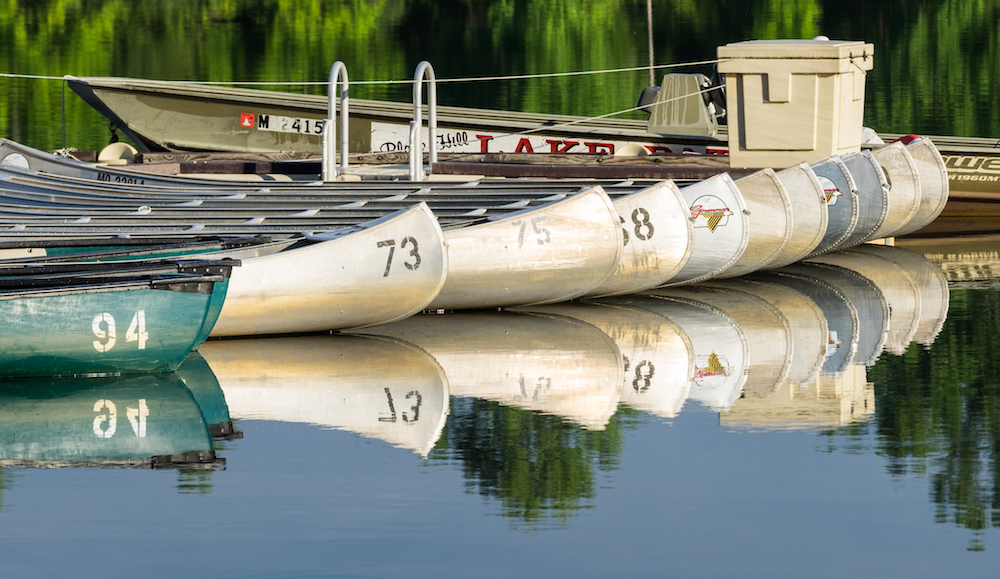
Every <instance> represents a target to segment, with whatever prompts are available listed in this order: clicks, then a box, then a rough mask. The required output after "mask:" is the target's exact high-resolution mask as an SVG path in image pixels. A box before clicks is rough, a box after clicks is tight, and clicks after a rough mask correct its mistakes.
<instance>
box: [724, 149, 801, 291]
mask: <svg viewBox="0 0 1000 579" xmlns="http://www.w3.org/2000/svg"><path fill="white" fill-rule="evenodd" d="M736 186H737V187H739V189H740V193H741V194H742V196H743V202H744V203H745V204H746V213H747V217H748V219H747V222H748V224H749V237H748V239H747V246H746V249H745V250H744V251H743V254H742V255H740V257H739V259H737V260H736V262H735V263H733V265H731V266H729V268H727V269H726V270H725V271H723V272H722V273H721V274H719V275H718V276H717V277H737V276H741V275H745V274H748V273H750V272H752V271H756V270H758V269H761V268H763V267H766V266H767V265H768V264H769V263H771V262H773V261H774V260H775V259H777V258H778V257H779V256H780V255H781V252H782V251H783V250H784V249H785V247H786V246H787V245H788V243H789V241H790V240H791V238H792V233H793V227H792V202H791V200H790V199H789V194H788V191H786V190H785V186H784V185H783V184H782V182H781V180H780V179H779V178H778V175H777V173H775V172H774V170H773V169H761V170H760V171H757V172H756V173H754V174H752V175H749V176H747V177H743V178H742V179H737V180H736Z"/></svg>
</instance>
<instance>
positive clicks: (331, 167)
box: [323, 60, 350, 181]
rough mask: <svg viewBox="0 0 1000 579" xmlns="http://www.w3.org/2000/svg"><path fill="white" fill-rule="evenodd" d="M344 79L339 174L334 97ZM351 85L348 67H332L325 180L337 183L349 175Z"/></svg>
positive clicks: (326, 134) (341, 100)
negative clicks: (348, 108)
mask: <svg viewBox="0 0 1000 579" xmlns="http://www.w3.org/2000/svg"><path fill="white" fill-rule="evenodd" d="M340 79H343V81H344V84H343V86H341V87H339V88H340V171H339V173H338V171H337V169H336V168H335V167H336V163H337V142H336V141H335V140H334V138H333V132H334V131H335V127H336V125H337V117H336V112H337V111H336V105H335V104H334V100H333V95H334V93H336V92H337V88H338V84H339V80H340ZM349 90H350V87H349V84H348V80H347V66H346V65H345V64H344V63H343V62H341V61H339V60H338V61H337V62H335V63H333V66H331V67H330V81H329V86H328V88H327V99H328V105H327V119H326V123H325V124H324V125H323V180H324V181H335V180H337V176H338V175H344V174H345V173H347V135H348V128H349V126H350V121H349V120H348V111H347V99H348V94H349Z"/></svg>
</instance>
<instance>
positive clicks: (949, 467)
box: [869, 290, 1000, 548]
mask: <svg viewBox="0 0 1000 579" xmlns="http://www.w3.org/2000/svg"><path fill="white" fill-rule="evenodd" d="M997 351H1000V291H998V290H990V291H981V290H952V292H951V305H950V309H949V314H948V320H947V321H946V323H945V325H944V328H943V330H942V331H941V333H940V335H939V336H938V337H937V339H936V340H935V342H934V345H933V347H932V348H931V349H929V350H928V349H924V348H921V347H919V346H917V345H916V344H911V346H910V348H909V349H908V350H907V351H906V353H905V354H904V355H903V356H898V357H897V356H884V357H883V358H882V359H880V360H879V361H878V362H877V363H876V364H875V366H874V367H872V369H871V370H870V371H869V379H870V380H872V381H873V382H874V383H875V392H876V408H878V413H877V416H876V423H877V429H878V442H877V451H878V453H879V454H881V455H882V456H884V457H885V459H886V461H887V466H888V469H889V472H890V473H892V474H894V475H905V474H918V475H921V476H927V477H928V479H929V480H930V483H931V499H932V500H933V501H934V503H935V504H936V505H937V520H938V522H942V523H946V522H948V523H954V524H956V525H959V526H962V527H966V528H968V529H972V530H977V531H978V530H983V529H986V528H990V527H994V528H996V527H1000V360H998V359H997V357H996V352H997ZM976 544H978V543H975V542H974V544H973V548H975V545H976Z"/></svg>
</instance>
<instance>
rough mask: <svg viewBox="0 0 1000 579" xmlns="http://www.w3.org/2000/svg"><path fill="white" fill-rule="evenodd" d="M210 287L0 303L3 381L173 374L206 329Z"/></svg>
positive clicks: (104, 293) (51, 296)
mask: <svg viewBox="0 0 1000 579" xmlns="http://www.w3.org/2000/svg"><path fill="white" fill-rule="evenodd" d="M212 285H213V284H211V283H208V284H197V286H198V287H192V288H187V289H188V290H189V291H171V290H168V289H151V288H145V289H131V290H127V291H94V292H81V293H69V294H62V295H38V296H31V297H23V298H14V299H5V300H0V319H2V320H3V325H4V326H5V328H4V331H3V332H2V335H0V352H2V357H0V376H57V375H75V374H129V373H146V372H170V371H173V370H174V369H176V368H177V366H179V365H180V363H181V362H182V361H183V360H184V357H185V356H187V354H188V352H190V351H191V349H192V348H193V347H194V346H195V344H196V342H197V341H198V340H199V339H200V335H201V334H202V333H203V331H204V328H205V327H206V322H205V320H206V315H208V312H209V308H210V304H211V302H212V297H213V296H212V291H213V288H211V287H204V286H212ZM207 327H210V326H207Z"/></svg>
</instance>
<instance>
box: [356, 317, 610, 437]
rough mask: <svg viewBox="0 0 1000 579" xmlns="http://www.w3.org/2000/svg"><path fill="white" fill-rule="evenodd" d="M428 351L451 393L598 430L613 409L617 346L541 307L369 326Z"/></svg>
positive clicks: (374, 331)
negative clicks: (533, 311) (535, 310)
mask: <svg viewBox="0 0 1000 579" xmlns="http://www.w3.org/2000/svg"><path fill="white" fill-rule="evenodd" d="M360 331H361V332H363V333H366V334H377V335H383V336H391V337H394V338H397V339H400V340H404V341H406V342H409V343H411V344H414V345H416V346H419V347H420V348H422V349H424V350H426V351H427V352H429V353H430V354H431V355H432V356H434V358H435V359H436V360H437V361H438V363H440V364H441V366H442V367H443V368H444V371H445V374H446V375H447V376H448V383H449V385H450V388H451V393H452V395H454V396H469V397H473V398H482V399H486V400H493V401H496V402H499V403H501V404H503V405H506V406H516V407H518V408H523V409H525V410H533V411H537V412H542V413H545V414H552V415H556V416H559V417H561V418H563V419H565V420H568V421H570V422H574V423H576V424H578V425H580V426H582V427H584V428H587V429H590V430H601V429H603V428H604V427H605V426H606V425H607V423H608V420H610V419H611V416H612V415H614V413H615V412H616V411H617V409H618V401H619V398H620V397H621V391H622V365H621V353H620V352H619V350H618V347H617V346H615V343H614V341H612V340H611V338H609V337H608V336H607V335H605V334H604V333H603V332H601V331H600V330H598V329H597V328H595V327H594V326H592V325H590V324H586V323H583V322H580V321H578V320H574V319H570V318H564V317H560V316H551V315H545V314H527V313H513V312H490V313H482V312H468V313H455V314H444V315H435V314H428V315H421V316H414V317H412V318H409V319H407V320H402V321H399V322H396V323H394V324H387V325H384V326H378V327H374V328H366V329H364V330H360Z"/></svg>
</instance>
